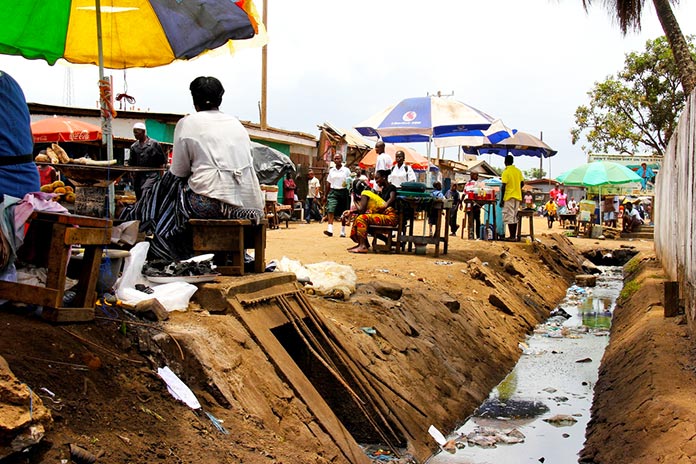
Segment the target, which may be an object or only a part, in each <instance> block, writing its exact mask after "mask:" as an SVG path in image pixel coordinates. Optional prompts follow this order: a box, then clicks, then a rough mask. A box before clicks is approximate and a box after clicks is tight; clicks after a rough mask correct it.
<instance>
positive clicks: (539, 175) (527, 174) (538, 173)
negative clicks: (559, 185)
mask: <svg viewBox="0 0 696 464" xmlns="http://www.w3.org/2000/svg"><path fill="white" fill-rule="evenodd" d="M545 175H546V171H544V170H543V169H540V168H532V169H529V170H528V171H524V178H525V179H543V178H544V176H545Z"/></svg>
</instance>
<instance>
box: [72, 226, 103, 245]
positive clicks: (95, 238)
mask: <svg viewBox="0 0 696 464" xmlns="http://www.w3.org/2000/svg"><path fill="white" fill-rule="evenodd" d="M109 243H111V227H107V228H101V229H94V228H90V227H80V228H77V227H70V228H68V229H67V230H66V231H65V236H64V239H63V244H65V245H75V244H80V245H108V244H109Z"/></svg>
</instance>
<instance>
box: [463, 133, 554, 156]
mask: <svg viewBox="0 0 696 464" xmlns="http://www.w3.org/2000/svg"><path fill="white" fill-rule="evenodd" d="M462 149H463V150H464V152H465V153H468V154H470V155H485V154H489V153H492V154H494V155H499V156H506V155H512V156H533V157H536V158H541V157H544V158H549V157H551V156H554V155H555V154H556V153H558V152H557V151H556V150H554V149H553V148H551V147H550V146H548V145H547V144H546V143H544V141H543V140H541V139H539V138H538V137H535V136H533V135H532V134H528V133H527V132H520V131H518V132H515V134H514V135H513V136H512V137H508V138H506V139H503V140H500V141H499V142H497V143H496V142H491V140H489V139H486V140H485V141H484V142H483V143H482V144H480V145H478V146H475V145H469V146H463V147H462Z"/></svg>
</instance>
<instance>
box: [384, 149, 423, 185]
mask: <svg viewBox="0 0 696 464" xmlns="http://www.w3.org/2000/svg"><path fill="white" fill-rule="evenodd" d="M405 160H406V155H404V152H403V151H401V150H399V151H397V152H396V164H395V165H394V166H392V169H391V174H390V175H389V183H391V184H392V185H393V186H394V187H396V188H399V187H401V184H403V183H404V182H415V181H416V173H415V172H413V168H411V166H408V165H407V164H405V163H404V161H405Z"/></svg>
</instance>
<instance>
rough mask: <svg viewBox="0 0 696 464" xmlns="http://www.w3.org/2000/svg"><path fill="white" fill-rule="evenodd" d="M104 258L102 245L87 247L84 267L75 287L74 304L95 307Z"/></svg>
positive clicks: (83, 262)
mask: <svg viewBox="0 0 696 464" xmlns="http://www.w3.org/2000/svg"><path fill="white" fill-rule="evenodd" d="M101 260H102V250H101V248H100V247H96V246H88V247H85V254H84V257H83V258H82V269H81V270H80V276H79V281H78V284H77V286H76V287H75V293H76V294H77V295H76V296H75V300H74V304H75V305H76V306H82V307H85V308H89V307H93V306H94V303H95V302H96V301H97V294H96V292H95V290H94V289H95V288H96V286H97V281H98V280H99V266H100V265H101Z"/></svg>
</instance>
